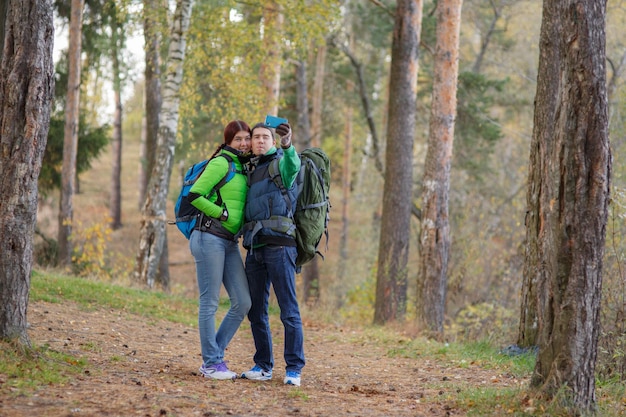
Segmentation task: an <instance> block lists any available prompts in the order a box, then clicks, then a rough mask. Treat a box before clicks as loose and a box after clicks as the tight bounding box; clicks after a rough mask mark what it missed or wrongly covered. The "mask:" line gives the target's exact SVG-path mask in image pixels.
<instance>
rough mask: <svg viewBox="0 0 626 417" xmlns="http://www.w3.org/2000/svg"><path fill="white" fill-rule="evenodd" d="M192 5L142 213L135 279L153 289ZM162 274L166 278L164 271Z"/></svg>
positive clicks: (175, 57)
mask: <svg viewBox="0 0 626 417" xmlns="http://www.w3.org/2000/svg"><path fill="white" fill-rule="evenodd" d="M192 5H193V2H192V0H178V2H177V4H176V13H175V16H174V21H173V25H174V26H173V30H172V37H171V40H170V45H169V52H168V58H167V78H166V81H165V85H164V88H163V107H162V109H161V114H160V116H159V119H160V122H161V123H160V126H159V134H158V143H157V158H156V163H155V165H154V169H153V170H152V174H151V175H150V181H149V183H148V193H147V195H146V202H145V204H144V207H143V210H142V216H143V218H142V220H141V230H140V235H139V250H138V252H137V265H136V269H135V279H136V280H137V281H138V282H140V283H143V284H145V285H146V286H147V287H149V288H153V287H154V285H155V282H156V276H157V272H158V269H159V264H160V262H161V255H162V252H163V244H164V241H165V239H166V230H165V227H166V216H167V215H166V203H167V195H168V191H169V183H170V177H171V175H172V168H173V164H174V149H175V145H176V132H177V129H178V108H179V104H180V96H179V90H180V86H181V84H182V78H183V62H184V59H185V44H186V35H187V31H188V29H189V20H190V18H191V9H192ZM161 274H162V276H163V271H161ZM164 287H165V285H164Z"/></svg>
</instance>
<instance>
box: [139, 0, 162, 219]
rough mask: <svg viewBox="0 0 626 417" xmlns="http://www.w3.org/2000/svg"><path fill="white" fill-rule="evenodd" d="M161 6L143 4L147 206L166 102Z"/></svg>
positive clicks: (143, 186)
mask: <svg viewBox="0 0 626 417" xmlns="http://www.w3.org/2000/svg"><path fill="white" fill-rule="evenodd" d="M160 5H161V3H160V2H159V1H158V0H144V1H143V10H144V17H143V34H144V35H143V36H144V52H145V59H146V67H145V69H144V78H145V88H146V91H145V95H146V96H145V107H146V115H145V137H143V136H142V139H145V144H143V146H145V147H143V148H142V152H145V153H144V158H142V160H141V165H140V166H139V169H140V170H142V173H141V175H140V176H139V178H140V181H141V183H140V184H139V205H140V208H141V207H142V206H143V205H144V204H145V199H146V192H147V189H148V181H149V180H150V173H151V172H152V169H153V168H154V164H155V158H156V147H157V137H158V132H159V113H160V112H161V105H162V103H163V99H162V97H161V54H160V50H161V35H160V30H159V28H160V25H159V20H158V18H157V16H158V13H157V11H158V10H159V7H160Z"/></svg>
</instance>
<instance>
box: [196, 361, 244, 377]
mask: <svg viewBox="0 0 626 417" xmlns="http://www.w3.org/2000/svg"><path fill="white" fill-rule="evenodd" d="M200 373H201V374H202V376H204V377H205V378H213V379H235V378H237V374H236V373H234V372H232V371H231V370H229V369H228V367H227V366H226V362H221V363H216V364H213V365H210V366H205V365H204V364H202V366H201V367H200Z"/></svg>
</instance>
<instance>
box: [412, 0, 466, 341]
mask: <svg viewBox="0 0 626 417" xmlns="http://www.w3.org/2000/svg"><path fill="white" fill-rule="evenodd" d="M461 6H462V0H440V1H439V2H437V9H436V11H435V15H436V19H437V28H436V45H435V68H434V82H433V94H432V105H431V111H430V127H429V134H428V151H427V152H426V161H425V163H424V180H423V183H422V184H423V185H422V221H421V230H420V281H419V282H418V286H417V287H418V294H417V302H418V304H420V303H421V304H420V305H419V307H421V308H418V309H417V317H418V321H419V322H420V324H422V325H424V326H425V327H426V329H428V330H429V332H430V333H431V335H432V336H434V337H435V338H437V339H440V340H442V339H443V323H444V316H445V305H446V287H447V282H448V281H447V272H448V260H449V258H450V219H449V217H448V195H449V191H450V166H451V162H452V148H453V144H454V121H455V118H456V91H457V79H458V73H459V37H460V28H461Z"/></svg>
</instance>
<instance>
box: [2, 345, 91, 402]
mask: <svg viewBox="0 0 626 417" xmlns="http://www.w3.org/2000/svg"><path fill="white" fill-rule="evenodd" d="M86 365H87V363H86V361H85V360H84V359H81V358H75V357H73V356H70V355H66V354H63V353H59V352H56V351H54V350H51V349H49V348H48V346H39V347H33V348H30V349H29V348H25V347H22V346H17V345H16V344H13V343H10V342H0V377H2V376H3V378H2V379H6V381H4V384H2V385H1V386H2V389H3V391H6V392H9V393H11V394H13V395H20V394H24V393H25V392H29V391H31V390H33V389H35V388H37V387H39V386H44V385H52V384H54V385H62V384H65V383H66V382H67V381H68V380H70V379H71V378H73V377H74V376H76V375H78V374H81V373H82V372H84V370H85V367H86Z"/></svg>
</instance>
